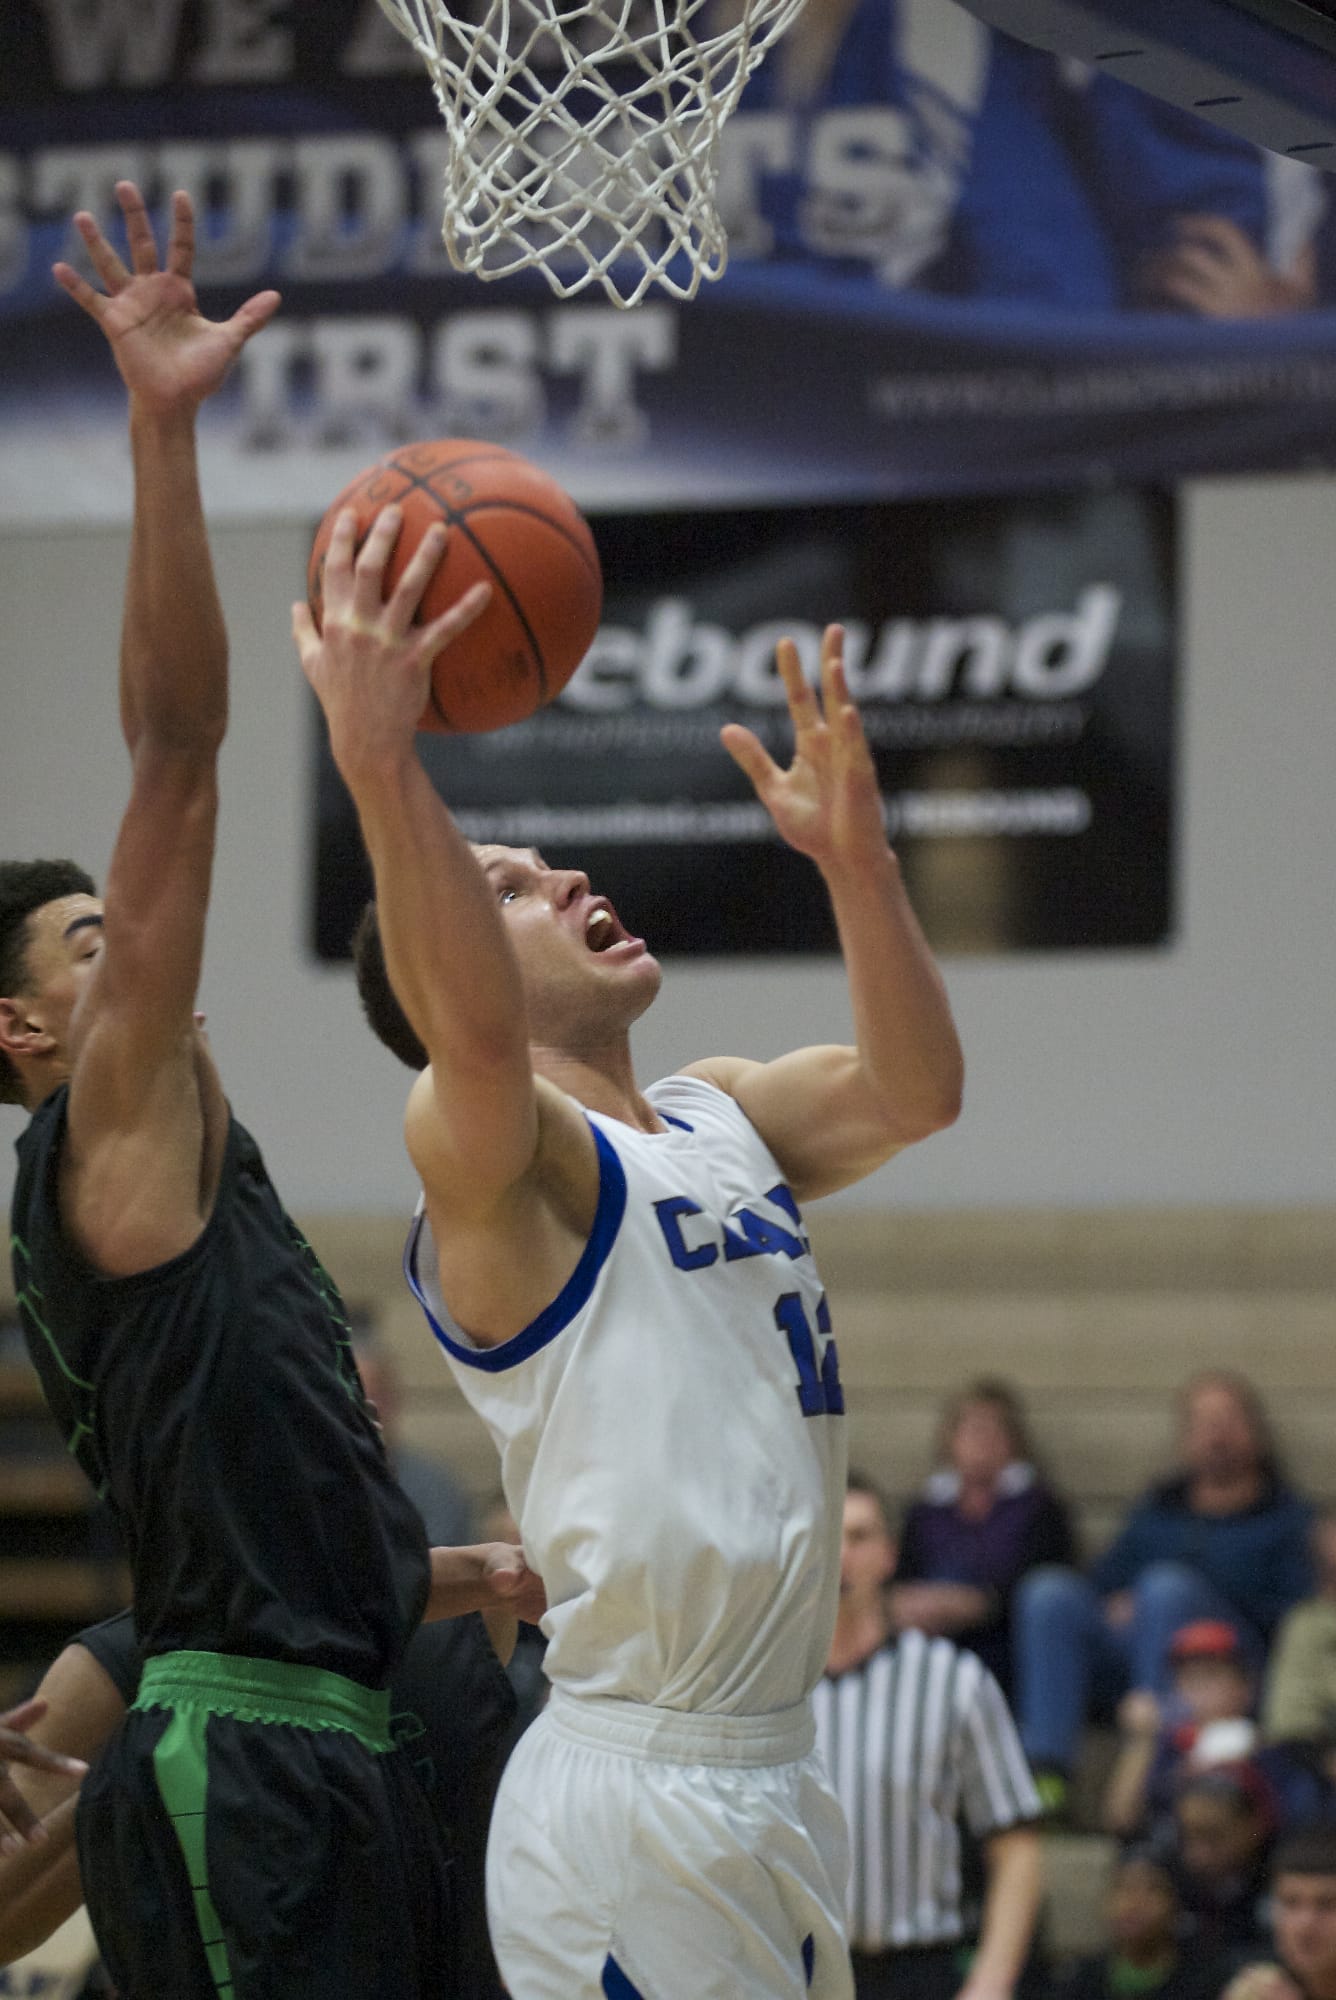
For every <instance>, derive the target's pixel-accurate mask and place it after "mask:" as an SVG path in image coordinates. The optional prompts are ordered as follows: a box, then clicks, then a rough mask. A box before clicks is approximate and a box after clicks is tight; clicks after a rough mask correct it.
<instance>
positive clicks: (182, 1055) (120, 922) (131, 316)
mask: <svg viewBox="0 0 1336 2000" xmlns="http://www.w3.org/2000/svg"><path fill="white" fill-rule="evenodd" d="M117 196H118V200H119V202H120V207H121V212H122V214H123V216H124V220H125V231H126V258H125V259H122V257H121V256H120V255H118V253H117V252H116V250H115V249H113V247H112V245H111V244H110V242H109V241H108V240H107V238H106V237H105V236H104V235H103V233H102V231H101V230H100V229H99V228H98V226H97V223H96V222H95V221H94V219H93V217H92V216H91V215H87V214H81V215H79V216H77V217H76V218H75V221H76V225H77V227H78V229H79V233H80V235H81V236H82V238H83V240H84V243H85V245H86V246H87V249H88V253H89V256H90V258H91V261H92V264H93V269H94V272H95V274H96V276H97V279H98V281H99V282H98V285H93V284H90V283H88V282H87V281H86V280H85V279H84V278H82V277H81V276H79V274H78V273H77V272H76V271H74V270H73V269H72V267H71V266H69V265H68V264H57V265H56V266H55V277H56V279H57V282H58V283H59V284H60V285H61V286H62V287H63V288H64V290H65V291H67V292H68V293H69V294H70V296H71V297H72V298H73V299H74V300H75V302H76V303H77V304H78V305H79V306H81V307H82V309H83V310H84V311H85V312H86V313H88V315H89V316H90V317H91V318H92V319H94V320H96V322H97V324H98V325H99V327H100V328H101V329H102V332H103V333H104V335H105V336H106V338H107V341H108V343H109V344H110V347H111V350H112V354H113V356H114V358H115V361H116V365H117V367H118V369H119V371H120V374H121V377H122V380H123V381H124V383H125V386H126V389H127V390H128V392H129V402H130V439H131V451H132V457H133V463H134V479H135V504H134V524H133V530H132V536H131V548H130V567H129V577H128V581H127V586H126V596H125V613H124V622H123V627H122V639H121V671H120V698H121V720H122V726H123V728H124V732H125V739H126V743H127V745H128V747H129V750H130V756H131V762H132V778H131V793H130V800H129V804H128V806H127V809H126V812H125V815H124V818H123V820H122V822H121V827H120V832H119V835H118V837H117V841H116V845H115V849H114V852H113V855H112V860H111V864H110V868H109V871H108V877H107V886H106V899H105V911H104V918H103V949H102V953H101V959H100V962H99V964H98V965H97V967H96V971H95V974H94V976H93V978H92V979H91V980H90V982H89V985H88V988H87V991H86V993H85V996H84V999H83V1003H82V1007H81V1013H80V1016H79V1020H78V1024H77V1027H76V1031H75V1041H74V1074H73V1077H72V1081H71V1099H70V1119H71V1135H72V1137H73V1139H74V1143H75V1146H76V1148H77V1149H79V1156H80V1158H81V1159H84V1160H87V1159H88V1158H89V1157H90V1154H91V1150H92V1149H96V1148H97V1147H99V1146H100V1145H101V1144H102V1143H103V1141H104V1140H106V1139H107V1137H108V1136H109V1135H110V1136H111V1137H112V1138H113V1139H114V1140H116V1141H117V1142H119V1141H120V1140H122V1139H124V1138H125V1136H126V1135H127V1134H129V1135H140V1136H143V1135H144V1134H145V1132H146V1128H151V1130H150V1131H149V1134H148V1136H150V1137H151V1140H152V1142H153V1144H154V1146H155V1147H156V1146H159V1145H161V1144H162V1143H163V1141H164V1140H165V1141H166V1142H167V1144H168V1146H169V1147H170V1146H171V1144H172V1143H173V1142H175V1143H177V1144H178V1145H179V1146H180V1147H182V1148H183V1149H185V1150H187V1151H188V1150H189V1148H190V1147H191V1146H192V1145H193V1146H194V1149H195V1151H196V1153H198V1147H199V1131H198V1125H199V1121H198V1107H197V1105H196V1106H195V1107H194V1109H193V1111H192V1109H191V1107H190V1105H189V1104H188V1102H187V1100H188V1099H189V1098H190V1097H191V1095H192V1093H191V1092H190V1091H189V1090H186V1091H174V1090H172V1089H170V1088H160V1086H161V1085H162V1082H163V1078H164V1073H165V1072H171V1073H172V1074H173V1075H174V1076H175V1075H179V1074H181V1073H184V1074H185V1076H186V1078H187V1081H188V1079H189V1073H190V1066H191V1064H192V1063H193V1060H194V1050H193V1038H192V1033H191V1013H192V1007H193V1001H194V994H195V988H196V984H197V981H198V977H199V970H200V961H201V956H202V952H203V940H204V920H205V911H206V907H207V902H208V894H209V883H210V873H211V866H212V858H213V839H214V820H215V812H216V803H217V781H216V762H217V755H218V748H219V745H220V743H221V742H222V738H223V732H224V730H225V728H226V723H227V640H226V633H225V630H224V626H223V618H222V611H221V608H220V605H219V602H218V593H217V589H216V587H215V583H214V576H213V565H212V562H211V560H210V554H209V545H208V538H207V535H206V532H205V526H204V515H203V509H202V506H201V501H200V492H199V479H198V473H197V467H196V452H195V417H196V411H197V410H198V407H199V405H200V404H201V403H202V402H203V401H204V399H205V398H206V397H208V396H210V395H211V394H212V393H213V392H214V390H215V389H217V387H218V386H219V384H220V383H221V382H222V380H223V377H224V376H225V374H226V372H227V370H228V368H229V366H230V365H231V363H232V361H233V359H234V358H235V356H236V355H237V354H238V352H239V351H240V349H241V347H242V346H243V344H244V343H245V341H246V340H247V339H248V338H249V337H250V335H251V334H252V333H253V332H255V331H256V329H257V328H259V327H260V326H262V325H263V324H264V323H265V321H266V320H267V319H268V318H269V317H270V315H271V313H272V312H273V311H274V309H275V307H276V306H277V304H278V297H277V294H276V293H273V292H264V293H260V294H258V295H257V296H256V297H255V298H253V299H251V300H250V301H249V302H248V303H247V304H246V305H244V306H242V307H241V309H240V310H239V311H238V312H237V313H236V314H235V315H234V316H233V317H232V318H231V319H230V320H228V321H226V322H223V323H221V324H214V323H213V322H211V321H209V320H206V319H205V318H203V317H202V315H201V314H200V312H199V309H198V306H197V303H196V298H195V291H194V287H193V285H192V283H191V267H192V263H193V256H194V218H193V214H192V210H191V205H190V201H189V199H188V197H187V196H186V195H184V194H177V195H176V196H175V197H174V198H173V203H172V223H171V235H170V240H169V244H168V248H167V252H166V256H165V258H164V259H163V260H162V262H161V263H160V262H159V258H158V252H157V246H156V244H155V241H154V237H153V230H152V226H151V223H150V221H149V217H148V213H147V211H146V209H145V206H144V202H143V199H142V197H141V196H140V194H139V191H138V190H137V189H136V188H135V187H133V186H132V185H131V184H130V183H129V182H122V183H120V185H119V187H118V189H117ZM127 260H128V261H127ZM195 1095H197V1093H195ZM192 1134H193V1136H192ZM126 1166H127V1163H126V1162H125V1161H124V1160H123V1162H122V1169H119V1170H125V1169H126ZM135 1171H136V1170H135V1168H134V1166H133V1165H129V1166H128V1172H129V1174H130V1176H131V1178H132V1179H133V1176H134V1174H135ZM110 1205H111V1206H114V1202H112V1203H111V1204H110ZM80 1209H81V1213H84V1215H85V1220H86V1219H87V1212H86V1211H84V1205H83V1203H82V1201H81V1202H80ZM84 1233H85V1236H86V1238H87V1239H90V1240H87V1241H86V1246H85V1247H88V1248H90V1249H91V1250H92V1252H93V1254H94V1255H95V1256H99V1255H100V1253H101V1252H102V1251H103V1250H104V1249H106V1250H107V1253H108V1254H107V1258H106V1261H107V1262H108V1263H109V1264H110V1265H111V1267H112V1268H124V1267H125V1266H126V1264H127V1263H128V1264H129V1266H130V1267H134V1265H135V1264H136V1262H138V1261H141V1260H142V1261H153V1260H154V1256H155V1254H158V1255H160V1254H165V1253H167V1252H169V1251H170V1249H171V1247H172V1244H173V1240H174V1237H175V1235H176V1234H177V1233H178V1232H177V1231H176V1230H175V1229H174V1228H173V1227H172V1226H170V1225H169V1228H168V1231H167V1239H166V1241H165V1242H159V1243H153V1242H149V1243H148V1244H146V1245H143V1246H139V1247H135V1246H133V1245H130V1244H128V1243H125V1242H120V1243H112V1244H110V1245H104V1244H103V1242H102V1231H101V1229H100V1227H99V1226H98V1225H97V1224H96V1223H94V1224H92V1226H91V1227H90V1228H89V1229H87V1230H85V1232H84ZM177 1247H179V1245H178V1246H177Z"/></svg>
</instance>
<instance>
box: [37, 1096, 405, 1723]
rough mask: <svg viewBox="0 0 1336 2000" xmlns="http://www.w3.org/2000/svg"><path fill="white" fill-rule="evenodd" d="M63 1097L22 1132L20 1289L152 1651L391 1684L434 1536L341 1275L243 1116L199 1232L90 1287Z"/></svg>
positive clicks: (46, 1379) (66, 1428)
mask: <svg viewBox="0 0 1336 2000" xmlns="http://www.w3.org/2000/svg"><path fill="white" fill-rule="evenodd" d="M67 1096H68V1093H67V1090H66V1089H65V1088H64V1087H62V1088H61V1089H60V1090H58V1091H56V1092H54V1093H53V1095H52V1096H51V1097H49V1098H47V1099H46V1101H45V1102H44V1103H43V1104H42V1105H40V1106H39V1108H38V1110H37V1112H36V1113H35V1114H34V1116H33V1118H32V1121H31V1123H30V1124H29V1126H28V1128H27V1130H26V1131H25V1132H24V1133H23V1134H22V1136H21V1138H20V1139H19V1141H18V1155H19V1172H18V1179H17V1182H16V1185H15V1189H14V1200H13V1208H12V1222H13V1258H14V1289H15V1292H16V1294H17V1298H18V1305H19V1312H20V1317H21V1319H22V1322H23V1327H24V1332H25V1335H26V1338H27V1342H28V1349H29V1352H30V1353H31V1355H32V1358H33V1362H34V1364H35V1366H36V1368H37V1371H38V1374H39V1375H40V1377H41V1380H42V1385H43V1388H44V1390H45V1392H46V1397H47V1401H48V1403H49V1404H50V1407H51V1409H52V1412H53V1413H54V1415H55V1417H56V1420H57V1422H58V1423H59V1425H60V1427H61V1429H62V1431H63V1433H64V1435H65V1439H66V1442H67V1444H68V1446H69V1449H70V1450H71V1452H72V1453H73V1455H74V1457H75V1458H76V1459H77V1460H78V1462H79V1464H80V1465H81V1466H82V1467H83V1469H84V1471H85V1472H86V1473H87V1475H88V1477H89V1478H90V1480H91V1481H92V1482H93V1486H94V1488H95V1489H96V1490H97V1491H98V1492H99V1493H100V1494H101V1495H103V1497H104V1498H105V1499H106V1500H107V1502H108V1504H109V1505H110V1506H111V1508H112V1510H113V1512H114V1513H115V1515H116V1518H117V1521H118V1523H119V1525H120V1529H121V1532H122V1534H123V1537H124V1540H125V1545H126V1551H127V1554H128V1555H129V1559H130V1564H131V1569H132V1571H133V1575H134V1594H135V1605H136V1610H137V1614H138V1627H139V1636H140V1642H141V1645H142V1647H143V1650H144V1652H145V1653H146V1654H156V1653H166V1652H176V1651H178V1650H181V1649H183V1648H184V1649H189V1650H194V1651H201V1652H223V1653H243V1654H250V1655H253V1656H256V1657H260V1658H264V1659H282V1660H293V1661H297V1662H299V1663H300V1664H302V1665H305V1666H312V1667H324V1668H327V1669H329V1670H330V1671H332V1672H334V1673H340V1674H345V1675H347V1676H348V1677H349V1678H350V1679H352V1680H356V1681H361V1682H362V1683H363V1684H365V1685H366V1686H369V1687H383V1686H384V1685H385V1684H386V1682H387V1681H388V1679H389V1676H390V1674H391V1673H392V1672H393V1670H394V1668H395V1666H396V1665H397V1663H398V1661H399V1658H400V1655H401V1654H402V1651H403V1648H404V1645H405V1644H406V1642H407V1640H408V1637H409V1634H410V1633H411V1632H412V1631H413V1629H414V1627H415V1626H416V1625H417V1623H418V1620H419V1618H420V1617H421V1614H422V1610H423V1606H424V1604H425V1602H426V1593H427V1583H428V1564H427V1544H426V1536H425V1533H424V1531H423V1528H422V1523H421V1520H420V1519H419V1517H418V1515H417V1513H416V1512H415V1510H414V1508H413V1506H412V1505H411V1503H410V1502H409V1500H408V1499H407V1498H406V1496H405V1495H404V1494H403V1492H402V1491H401V1490H400V1488H399V1487H398V1485H397V1484H396V1482H395V1480H394V1478H393V1476H392V1475H391V1472H390V1469H389V1466H388V1463H387V1461H386V1457H385V1452H384V1448H383V1446H382V1444H381V1440H380V1436H379V1433H378V1431H377V1429H376V1426H375V1423H374V1421H373V1419H372V1417H371V1414H370V1412H369V1410H368V1407H367V1404H366V1400H365V1398H364V1396H363V1394H362V1391H361V1386H360V1383H359V1381H358V1377H357V1370H356V1367H355V1365H354V1362H353V1358H352V1352H351V1348H350V1346H349V1343H348V1322H347V1318H346V1315H345V1313H344V1309H343V1304H342V1301H341V1300H340V1298H339V1295H338V1292H337V1290H336V1289H335V1287H334V1284H333V1282H332V1280H331V1279H330V1278H329V1277H328V1276H327V1274H326V1273H325V1272H324V1271H323V1270H322V1268H321V1266H320V1263H319V1261H318V1259H317V1258H316V1256H315V1254H314V1252H313V1251H312V1250H311V1249H310V1247H309V1245H308V1244H307V1243H305V1242H304V1240H303V1239H302V1237H301V1235H300V1234H299V1232H298V1231H297V1229H296V1228H295V1226H294V1225H293V1224H292V1222H291V1221H289V1219H288V1217H287V1216H286V1215H285V1213H284V1211H283V1209H282V1206H281V1204H280V1203H279V1200H278V1197H277V1195H276V1193H275V1191H274V1188H273V1186H272V1185H271V1183H270V1180H269V1176H268V1174H267V1173H266V1172H265V1167H264V1162H263V1160H262V1159H261V1158H260V1153H259V1149H258V1147H257V1146H256V1144H255V1142H254V1140H253V1139H252V1138H251V1137H250V1134H249V1133H248V1132H247V1131H246V1130H245V1129H244V1128H243V1127H242V1126H241V1125H239V1124H238V1123H237V1121H236V1119H235V1118H232V1119H230V1120H229V1125H228V1133H227V1143H226V1148H225V1151H224V1157H223V1166H222V1173H221V1176H220V1179H219V1184H218V1195H217V1200H216V1202H215V1204H214V1209H213V1213H212V1215H211V1216H210V1218H209V1221H208V1223H207V1224H206V1226H205V1228H204V1230H203V1232H202V1234H201V1235H200V1237H199V1238H198V1240H197V1241H196V1242H195V1243H194V1244H193V1245H192V1246H191V1248H190V1249H189V1250H187V1251H185V1252H184V1253H183V1254H182V1255H181V1256H179V1257H174V1258H172V1259H171V1260H170V1262H168V1263H166V1264H160V1265H158V1266H156V1268H154V1269H153V1270H150V1271H145V1272H142V1273H140V1274H138V1275H137V1276H134V1277H130V1278H105V1277H101V1276H99V1274H98V1273H97V1272H96V1271H94V1270H93V1269H92V1268H91V1266H90V1265H89V1264H88V1263H87V1261H86V1260H85V1259H84V1258H83V1257H82V1256H81V1255H80V1254H79V1252H78V1251H77V1250H76V1249H75V1247H74V1246H73V1244H72V1243H71V1242H70V1241H69V1239H68V1237H67V1236H66V1235H65V1233H64V1231H63V1229H62V1227H61V1222H60V1210H59V1190H58V1169H59V1160H60V1149H61V1144H62V1140H63V1137H64V1133H65V1123H66V1105H67Z"/></svg>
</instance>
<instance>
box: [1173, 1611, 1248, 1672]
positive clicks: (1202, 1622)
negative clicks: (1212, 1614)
mask: <svg viewBox="0 0 1336 2000" xmlns="http://www.w3.org/2000/svg"><path fill="white" fill-rule="evenodd" d="M1169 1657H1170V1659H1171V1660H1175V1661H1177V1660H1239V1661H1241V1660H1242V1659H1243V1648H1242V1646H1241V1645H1240V1643H1239V1635H1238V1633H1237V1632H1236V1631H1235V1629H1234V1627H1233V1626H1232V1625H1228V1624H1226V1622H1225V1620H1224V1619H1223V1618H1197V1619H1194V1620H1193V1622H1192V1624H1191V1625H1180V1626H1179V1628H1178V1630H1177V1631H1176V1632H1175V1634H1174V1636H1173V1638H1172V1639H1171V1640H1170V1641H1169Z"/></svg>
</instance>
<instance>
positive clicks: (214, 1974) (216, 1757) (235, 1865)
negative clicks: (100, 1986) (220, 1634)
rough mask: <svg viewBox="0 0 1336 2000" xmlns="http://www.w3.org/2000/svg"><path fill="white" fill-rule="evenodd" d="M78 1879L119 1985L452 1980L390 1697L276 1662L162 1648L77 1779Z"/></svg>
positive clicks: (354, 1991)
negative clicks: (117, 1724) (392, 1727)
mask: <svg viewBox="0 0 1336 2000" xmlns="http://www.w3.org/2000/svg"><path fill="white" fill-rule="evenodd" d="M78 1845H79V1863H80V1868H81V1871H82V1875H83V1884H84V1894H85V1898H86V1900H87V1904H88V1910H89V1914H90V1916H91V1918H92V1922H93V1928H94V1930H95V1932H96V1933H97V1939H98V1945H99V1948H100V1949H101V1952H102V1955H103V1958H104V1960H105V1961H106V1964H107V1968H108V1970H109V1972H110V1973H111V1976H112V1979H113V1980H114V1982H115V1984H116V1987H117V1989H118V1992H119V1993H120V1995H121V2000H168V1996H170V2000H315V1996H319V2000H354V1996H355V2000H419V1996H424V2000H425V1996H426V1995H428V1994H431V1995H432V1996H438V1995H440V1994H441V1993H442V1992H443V1991H448V1990H449V1979H448V1964H449V1931H450V1924H449V1914H448V1888H447V1884H446V1873H445V1868H446V1864H445V1859H444V1853H443V1848H442V1841H441V1836H440V1833H439V1831H438V1829H437V1828H436V1825H435V1822H434V1820H433V1818H432V1816H431V1812H430V1809H429V1807H428V1805H427V1801H426V1798H425V1796H424V1794H423V1792H422V1789H421V1786H420V1785H419V1783H418V1781H417V1779H416V1778H415V1776H414V1774H413V1771H412V1769H411V1766H410V1765H409V1762H408V1760H407V1758H406V1757H405V1756H404V1754H403V1753H402V1752H400V1751H398V1750H396V1749H395V1747H394V1745H393V1743H392V1742H391V1739H390V1734H389V1696H388V1694H385V1693H377V1692H375V1691H373V1690H371V1689H368V1688H364V1687H361V1686H359V1685H358V1684H357V1683H356V1682H354V1681H350V1680H346V1679H344V1678H343V1676H342V1675H340V1674H333V1673H327V1672H325V1671H323V1670H321V1669H320V1668H312V1667H304V1666H300V1665H296V1664H293V1663H289V1662H285V1661H276V1660H252V1659H242V1658H238V1657H235V1656H231V1655H222V1654H217V1653H169V1654H166V1655H164V1656H162V1657H160V1658H156V1659H150V1660H148V1661H147V1662H146V1663H145V1666H144V1672H143V1677H142V1679H141V1681H140V1687H139V1696H138V1699H137V1701H136V1702H135V1705H134V1707H133V1708H132V1709H131V1710H130V1712H129V1714H128V1715H127V1716H126V1718H125V1722H124V1725H123V1726H122V1728H121V1729H120V1731H119V1732H118V1733H117V1735H116V1736H115V1737H114V1738H113V1739H112V1741H111V1743H110V1744H109V1745H108V1746H107V1749H106V1751H105V1752H104V1754H103V1755H102V1757H101V1758H100V1759H99V1761H98V1763H97V1764H96V1765H95V1766H94V1768H93V1770H92V1771H91V1772H90V1773H89V1775H88V1777H87V1778H86V1779H85V1781H84V1786H83V1794H82V1798H81V1801H80V1805H79V1814H78Z"/></svg>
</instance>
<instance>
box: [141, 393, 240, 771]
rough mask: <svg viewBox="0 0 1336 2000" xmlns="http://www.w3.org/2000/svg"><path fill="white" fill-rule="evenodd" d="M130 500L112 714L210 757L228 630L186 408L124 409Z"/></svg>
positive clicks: (219, 732)
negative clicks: (117, 689)
mask: <svg viewBox="0 0 1336 2000" xmlns="http://www.w3.org/2000/svg"><path fill="white" fill-rule="evenodd" d="M130 444H131V452H132V456H133V460H134V474H135V506H134V526H133V529H132V533H131V541H130V567H129V576H128V579H127V583H126V592H125V614H124V619H123V623H122V628H121V722H122V727H123V728H124V731H125V737H126V741H127V743H128V744H129V746H130V749H131V751H132V752H133V751H134V750H135V749H136V748H137V747H138V746H139V744H140V743H141V741H142V740H143V739H144V737H145V736H146V735H148V736H151V737H153V738H155V739H157V740H159V741H161V742H163V743H164V744H168V745H170V746H172V747H173V748H175V749H179V750H182V751H186V752H190V751H198V752H199V754H200V755H201V756H203V757H206V758H208V757H211V756H212V755H213V754H214V752H215V751H216V750H217V747H218V745H219V743H220V742H221V741H222V737H223V732H224V730H225V728H226V726H227V631H226V627H225V625H224V623H223V612H222V605H221V603H220V602H219V598H218V587H217V584H216V582H215V580H214V573H213V558H212V555H211V553H210V550H209V538H208V533H207V530H206V528H205V523H204V508H203V503H202V501H201V498H200V489H199V472H198V465H197V457H196V445H195V414H194V410H193V408H184V407H183V408H180V409H171V410H168V411H148V410H145V409H143V408H141V407H138V406H136V405H134V404H132V406H131V412H130Z"/></svg>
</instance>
